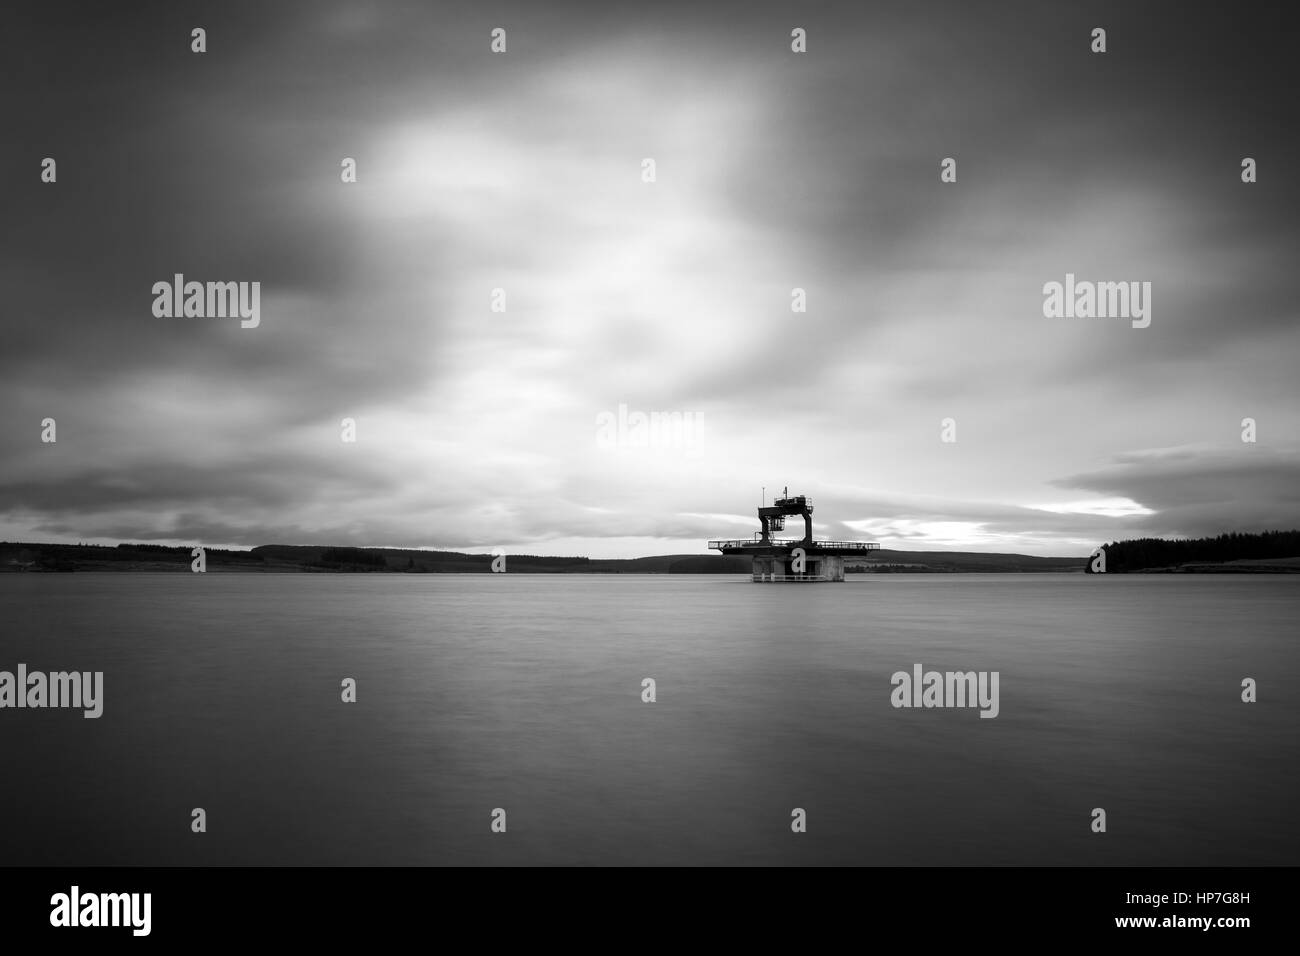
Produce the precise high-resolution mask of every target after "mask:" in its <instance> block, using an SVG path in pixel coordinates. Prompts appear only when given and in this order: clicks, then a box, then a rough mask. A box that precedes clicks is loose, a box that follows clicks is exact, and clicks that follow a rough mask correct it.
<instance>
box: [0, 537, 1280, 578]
mask: <svg viewBox="0 0 1300 956" xmlns="http://www.w3.org/2000/svg"><path fill="white" fill-rule="evenodd" d="M493 560H494V556H493V555H491V554H466V553H464V552H459V551H422V550H415V549H404V548H350V547H329V546H320V545H262V546H259V547H256V548H252V549H250V550H248V551H231V550H223V549H219V548H205V549H204V561H205V571H208V572H222V573H232V572H241V573H251V574H490V573H492V564H493ZM1088 560H1089V559H1088V557H1087V556H1079V557H1037V556H1034V555H1024V554H986V553H982V552H974V551H891V550H880V551H873V552H871V558H870V559H862V560H856V561H853V562H851V563H850V565H849V566H848V567H847V568H846V573H848V574H853V575H859V574H861V575H871V574H1044V573H1079V574H1082V573H1084V571H1085V568H1086V567H1087V564H1088ZM504 563H505V570H506V571H507V572H508V573H512V574H735V575H742V574H743V575H749V574H750V572H751V568H750V559H749V558H748V557H745V556H725V555H716V554H675V555H674V554H667V555H651V556H647V557H641V558H583V557H555V556H544V555H525V554H519V555H506V556H505V559H504ZM191 570H192V569H191V549H189V548H185V547H169V546H164V545H152V544H122V545H118V546H117V547H111V546H107V545H75V544H41V543H27V542H16V543H8V542H5V543H0V572H3V571H8V572H11V573H13V572H19V573H21V572H36V573H60V572H65V573H66V572H72V571H82V572H86V571H94V572H111V573H129V572H167V573H188V572H190V571H191ZM1111 573H1116V574H1296V573H1300V557H1296V558H1265V559H1252V560H1236V561H1231V562H1220V563H1215V562H1188V563H1186V564H1182V565H1176V566H1168V567H1159V568H1144V569H1134V570H1116V571H1113V572H1111Z"/></svg>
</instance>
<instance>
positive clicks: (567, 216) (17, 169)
mask: <svg viewBox="0 0 1300 956" xmlns="http://www.w3.org/2000/svg"><path fill="white" fill-rule="evenodd" d="M435 6H436V7H437V9H434V8H435ZM1048 6H1049V5H1047V4H1041V3H1025V4H1016V5H1011V4H978V5H977V4H972V3H967V2H953V3H899V4H886V5H878V4H866V3H845V4H842V5H836V4H830V3H822V4H813V5H810V7H811V9H812V12H808V11H805V10H801V9H799V7H798V6H796V5H791V4H762V3H753V2H746V3H734V4H718V3H710V4H699V3H696V4H684V5H681V6H680V7H677V6H674V5H671V4H663V3H654V4H630V3H629V4H614V3H610V4H600V5H595V4H582V5H577V4H564V3H545V4H541V3H517V4H502V3H463V4H441V5H434V4H428V3H416V2H412V3H367V4H336V3H310V4H308V3H302V4H281V3H277V4H230V3H224V2H223V3H219V4H218V3H212V4H207V5H203V4H193V5H187V4H178V3H166V4H157V5H154V6H150V5H142V4H132V5H123V4H113V5H111V6H110V5H107V4H99V5H87V6H86V7H85V8H82V7H79V6H77V7H71V6H66V5H63V6H61V5H60V4H58V3H52V4H44V5H40V6H39V7H38V6H37V5H30V8H29V9H26V10H25V11H24V12H22V13H15V14H12V15H9V18H8V22H7V23H6V29H5V35H4V38H3V40H0V43H2V44H3V54H4V61H5V63H6V70H7V74H8V82H6V84H5V86H4V89H3V92H0V102H3V106H4V112H3V115H4V117H5V120H4V126H5V129H4V133H5V135H4V137H3V146H2V147H0V174H2V175H0V209H2V210H3V222H2V224H0V253H2V256H0V278H2V280H3V288H4V292H5V295H4V309H3V313H2V314H0V336H2V340H0V461H2V463H3V465H2V467H0V538H2V539H8V540H28V541H33V540H35V541H48V540H59V541H105V542H116V541H119V540H135V541H145V540H152V541H161V542H172V543H187V544H189V543H203V544H207V545H209V546H239V547H247V546H253V545H257V544H267V543H284V544H307V543H330V544H355V545H374V546H380V545H387V546H401V547H435V548H452V549H457V550H471V551H487V550H490V549H491V548H493V547H502V548H505V549H506V550H507V551H508V552H510V553H520V552H525V553H535V554H587V555H592V556H634V555H638V554H652V553H666V552H700V551H703V550H704V545H705V541H706V540H707V539H709V538H714V537H728V536H737V537H739V536H748V535H749V534H750V533H751V532H752V531H753V530H755V528H756V527H757V521H756V519H755V517H754V509H755V507H757V506H758V504H759V498H760V493H761V492H760V488H761V487H762V486H766V488H767V494H768V498H769V500H770V498H771V496H772V493H773V491H774V490H779V489H780V487H782V486H786V485H788V486H789V488H790V490H791V492H792V493H803V494H807V495H809V496H811V497H813V498H814V500H815V503H816V506H817V512H816V519H817V525H816V530H817V532H818V535H819V536H821V537H833V538H841V537H850V538H861V539H868V540H877V541H880V542H881V543H882V544H883V545H884V546H885V547H898V548H905V549H915V550H920V549H927V548H951V549H963V550H979V551H1020V552H1025V553H1034V554H1086V553H1087V552H1088V551H1090V550H1091V549H1092V547H1093V546H1094V545H1096V544H1098V543H1102V542H1105V541H1109V540H1113V539H1117V538H1124V537H1134V536H1144V535H1201V534H1217V533H1219V532H1222V531H1231V530H1262V529H1268V528H1293V527H1297V526H1300V480H1298V479H1300V454H1298V453H1297V427H1298V426H1300V410H1298V409H1297V402H1296V399H1297V393H1298V391H1300V385H1298V384H1297V382H1300V376H1297V358H1298V357H1300V322H1298V321H1297V319H1298V318H1300V315H1298V312H1300V308H1298V307H1297V297H1296V271H1297V270H1296V266H1297V262H1298V261H1300V256H1298V254H1300V243H1298V242H1297V230H1298V229H1300V226H1297V222H1296V213H1297V209H1300V203H1298V202H1297V200H1298V199H1300V196H1298V193H1300V186H1297V177H1296V176H1295V173H1294V166H1295V162H1296V157H1295V147H1296V144H1297V118H1298V117H1297V115H1296V113H1297V111H1296V105H1295V102H1296V101H1295V90H1296V89H1297V88H1300V84H1297V75H1296V74H1297V70H1296V68H1295V67H1294V66H1290V65H1288V63H1287V61H1288V60H1294V50H1293V48H1292V47H1293V42H1292V41H1291V39H1290V38H1289V34H1288V32H1287V31H1286V30H1285V29H1284V28H1283V23H1282V21H1281V20H1280V19H1278V18H1279V17H1281V16H1282V13H1281V12H1279V13H1274V12H1273V10H1274V8H1273V7H1271V6H1259V7H1258V8H1257V9H1252V8H1251V6H1250V5H1249V4H1247V5H1244V6H1242V5H1231V6H1229V5H1223V4H1219V5H1216V6H1215V7H1213V8H1211V9H1212V10H1213V12H1211V13H1209V14H1198V13H1196V12H1195V11H1194V9H1193V8H1192V7H1191V6H1190V5H1188V4H1183V3H1178V4H1172V3H1170V4H1157V3H1143V4H1131V3H1123V4H1113V5H1107V4H1074V5H1071V8H1070V9H1069V11H1064V10H1062V9H1059V8H1058V7H1057V6H1056V5H1052V9H1050V10H1049V9H1044V8H1045V7H1048ZM620 7H621V8H623V9H622V10H620V9H619V8H620ZM1139 7H1140V9H1138V8H1139ZM1277 9H1279V10H1281V8H1277ZM196 26H201V27H203V28H205V29H206V31H207V52H206V53H203V54H196V53H192V52H191V50H190V44H191V37H190V31H191V29H192V28H193V27H196ZM1097 26H1101V27H1105V28H1106V29H1107V47H1108V50H1107V52H1106V53H1105V54H1094V53H1092V52H1091V51H1090V43H1091V38H1090V31H1091V30H1092V28H1093V27H1097ZM494 27H503V28H505V30H506V36H507V51H506V52H505V53H504V54H493V53H492V52H491V51H490V49H489V43H490V36H489V34H490V31H491V30H492V29H493V28H494ZM795 27H803V28H805V29H806V30H807V52H806V53H802V54H797V53H793V52H791V49H790V43H791V37H790V31H791V30H792V29H793V28H795ZM1248 156H1249V157H1252V158H1254V159H1256V160H1257V162H1258V177H1259V181H1258V182H1256V183H1253V184H1243V183H1242V182H1241V175H1240V173H1241V161H1242V158H1243V157H1248ZM45 157H52V158H54V159H55V160H56V161H57V181H56V182H55V183H53V184H49V183H42V182H41V178H40V177H41V161H42V159H44V158H45ZM344 157H352V158H355V159H356V161H357V179H358V181H357V182H356V183H350V184H345V183H343V182H342V181H341V175H340V171H341V170H340V162H341V160H342V159H343V158H344ZM945 157H952V158H955V159H956V161H957V182H956V183H943V182H941V181H940V175H939V174H940V162H941V160H943V159H944V158H945ZM646 158H652V159H654V160H655V166H656V169H655V171H656V181H655V182H653V183H647V182H643V177H642V161H643V159H646ZM175 273H183V274H184V275H185V277H186V278H187V279H195V280H199V281H254V280H255V281H259V282H260V283H261V322H260V325H259V326H258V327H257V328H250V329H245V328H241V327H240V323H239V321H238V319H229V318H211V317H208V318H199V317H189V318H184V317H182V318H176V317H173V318H159V317H155V315H154V314H153V311H152V304H153V298H154V297H153V293H152V291H151V290H152V287H153V284H154V283H155V282H158V281H170V280H171V277H172V276H173V274H175ZM1066 273H1074V274H1075V275H1076V276H1077V277H1078V278H1079V279H1081V280H1082V279H1089V280H1096V281H1145V282H1150V283H1151V286H1152V296H1151V299H1152V301H1151V306H1152V313H1151V324H1150V326H1149V327H1148V328H1144V329H1139V328H1133V327H1132V325H1131V323H1130V322H1129V321H1127V320H1124V319H1115V318H1046V317H1044V314H1043V298H1044V296H1043V285H1044V283H1046V282H1051V281H1063V280H1064V278H1065V275H1066ZM795 287H799V288H803V289H805V290H806V294H807V311H806V312H805V313H802V314H798V313H794V312H792V311H791V290H792V289H793V288H795ZM494 288H502V289H504V290H505V292H506V311H505V312H504V313H500V312H496V313H494V312H493V311H492V310H491V295H492V290H493V289H494ZM620 404H622V405H625V406H626V407H627V409H628V410H629V411H642V412H646V413H651V412H660V413H669V412H680V413H683V414H684V415H689V416H691V420H692V421H694V422H695V423H696V424H697V427H696V428H695V429H694V430H693V431H692V432H690V433H685V432H683V433H682V434H680V435H678V436H676V439H677V440H675V441H667V442H658V443H654V444H652V445H651V447H645V448H640V447H631V441H630V439H631V436H629V435H628V434H627V433H620V434H619V435H617V436H616V438H615V440H614V441H612V442H611V441H609V440H608V433H605V436H604V439H602V434H601V432H600V430H598V428H597V422H598V418H599V416H601V415H602V413H612V414H613V415H617V414H618V409H619V406H620ZM47 417H49V418H54V419H55V420H56V422H57V442H55V443H53V444H50V443H43V442H42V441H41V430H42V429H41V421H42V419H44V418H47ZM349 417H350V418H353V419H355V421H356V423H357V430H356V438H357V440H356V441H355V443H346V442H344V441H342V440H341V425H340V422H341V420H342V419H344V418H349ZM1247 417H1249V418H1253V419H1255V420H1256V422H1257V429H1258V431H1257V438H1258V440H1257V441H1256V442H1254V443H1244V442H1242V440H1241V433H1242V426H1241V422H1242V419H1243V418H1247ZM946 418H951V419H953V420H954V421H955V434H956V441H955V442H944V441H942V440H941V432H942V426H941V422H942V421H943V420H944V419H946Z"/></svg>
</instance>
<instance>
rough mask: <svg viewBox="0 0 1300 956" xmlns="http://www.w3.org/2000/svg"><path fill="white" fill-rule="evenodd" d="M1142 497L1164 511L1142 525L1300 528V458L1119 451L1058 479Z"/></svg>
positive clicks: (1184, 531)
mask: <svg viewBox="0 0 1300 956" xmlns="http://www.w3.org/2000/svg"><path fill="white" fill-rule="evenodd" d="M1056 484H1057V485H1059V486H1060V487H1062V488H1078V489H1083V490H1086V491H1091V492H1096V493H1099V494H1103V495H1115V496H1122V497H1127V498H1130V499H1132V500H1133V501H1136V502H1139V503H1141V504H1143V505H1145V506H1146V507H1148V508H1150V509H1151V510H1153V511H1155V512H1156V514H1154V515H1151V516H1148V517H1143V518H1138V519H1136V521H1135V522H1134V526H1135V528H1139V529H1142V530H1143V531H1145V532H1148V533H1149V534H1151V535H1153V536H1155V535H1185V536H1189V537H1197V536H1206V535H1218V534H1223V533H1224V532H1228V531H1268V530H1291V529H1294V528H1300V457H1298V456H1297V455H1296V453H1295V450H1294V448H1292V449H1290V450H1288V451H1287V452H1286V453H1283V452H1281V451H1275V450H1270V449H1267V448H1259V447H1257V446H1256V445H1252V444H1249V443H1242V445H1241V447H1240V449H1239V450H1238V449H1230V450H1223V449H1206V448H1172V449H1156V450H1152V451H1147V452H1134V453H1130V454H1126V455H1120V456H1117V458H1116V461H1115V462H1114V464H1112V465H1111V466H1109V467H1107V468H1105V469H1102V470H1099V471H1096V472H1092V473H1089V474H1082V475H1073V476H1071V477H1068V478H1062V479H1061V480H1059V481H1058V482H1056Z"/></svg>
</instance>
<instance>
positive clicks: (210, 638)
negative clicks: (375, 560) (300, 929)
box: [0, 573, 1300, 866]
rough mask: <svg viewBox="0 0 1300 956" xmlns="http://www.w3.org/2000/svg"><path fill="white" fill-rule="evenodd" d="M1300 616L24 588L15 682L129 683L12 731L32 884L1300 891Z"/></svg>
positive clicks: (1148, 607) (1006, 587) (277, 583)
mask: <svg viewBox="0 0 1300 956" xmlns="http://www.w3.org/2000/svg"><path fill="white" fill-rule="evenodd" d="M1298 611H1300V577H1287V576H1276V577H1275V576H1239V577H1228V576H1215V577H1211V576H1196V577H1190V576H1186V577H1185V576H1150V577H1142V576H1123V577H1121V576H1112V577H1105V578H1103V577H1091V576H1090V577H1085V576H1083V575H876V576H870V575H868V576H855V577H853V578H852V579H851V580H849V581H846V582H845V583H843V584H830V585H813V586H796V585H761V584H753V583H751V582H750V581H749V580H748V578H741V577H731V576H653V575H651V576H640V575H637V576H632V575H626V576H624V575H610V576H598V575H591V576H588V575H522V574H505V575H489V574H482V575H296V574H285V575H269V574H268V575H251V574H250V575H244V574H221V573H209V574H205V575H197V574H193V575H192V574H88V573H79V574H8V575H0V622H3V624H2V625H0V629H2V633H3V636H2V637H0V670H8V671H13V670H14V669H15V667H16V665H17V664H18V663H19V662H23V663H25V664H27V665H28V668H29V669H32V670H37V669H39V670H46V671H53V670H102V671H103V672H104V674H105V676H104V684H105V688H104V697H105V703H104V713H103V716H102V717H101V718H100V719H98V720H86V719H83V718H82V716H81V713H80V711H60V710H11V709H5V710H0V754H2V755H3V756H2V758H0V759H2V760H3V766H4V772H3V776H2V777H0V779H2V780H3V785H2V786H0V824H2V825H0V863H4V864H56V865H59V864H67V865H97V864H159V865H190V864H234V863H251V864H326V863H330V864H333V863H339V864H399V865H406V864H538V863H549V864H586V863H599V864H625V863H628V864H631V863H637V864H679V863H685V864H753V863H768V864H811V863H829V864H850V863H856V864H902V865H912V864H976V865H980V864H1084V865H1087V864H1151V865H1189V866H1199V865H1245V864H1296V863H1300V825H1298V824H1297V822H1296V817H1295V814H1296V812H1297V810H1296V807H1297V800H1296V798H1297V795H1298V794H1297V791H1298V790H1300V786H1298V782H1300V759H1298V758H1300V702H1298V700H1297V695H1296V688H1297V686H1298V685H1300V647H1298V645H1297V638H1298V636H1300V635H1298V634H1297V627H1296V622H1297V618H1298V614H1297V612H1298ZM917 662H920V663H923V664H924V665H926V668H927V669H930V668H934V669H937V670H961V671H967V670H975V671H981V670H988V671H994V670H995V671H998V672H999V674H1000V685H999V690H1000V701H999V703H1000V710H1001V712H1000V715H999V716H998V717H997V718H996V719H980V718H979V716H978V711H977V710H974V709H930V710H926V709H895V708H894V707H892V706H891V704H890V693H891V690H892V687H891V684H890V677H891V675H892V674H893V673H894V672H895V671H899V670H906V671H910V670H911V668H912V665H913V664H915V663H917ZM344 677H352V678H355V679H356V681H357V702H356V703H355V704H345V703H343V702H342V701H341V700H340V682H341V681H342V679H343V678H344ZM647 677H650V678H654V680H655V681H656V682H657V698H658V699H657V701H656V702H655V703H653V704H648V703H643V702H642V700H641V682H642V679H643V678H647ZM1243 677H1253V678H1255V679H1256V680H1257V681H1258V685H1259V702H1258V703H1254V704H1246V703H1242V702H1241V699H1240V698H1241V680H1242V678H1243ZM194 807H202V808H204V809H205V810H206V811H207V817H208V832H207V833H205V834H193V833H191V832H190V811H191V809H192V808H194ZM498 807H500V808H504V809H505V810H506V814H507V817H506V819H507V832H506V833H505V834H493V833H492V832H491V831H490V824H491V815H492V811H493V809H494V808H498ZM796 807H799V808H803V809H804V810H805V811H806V812H807V827H808V830H807V832H806V833H803V834H794V833H792V832H791V829H790V821H791V811H792V809H793V808H796ZM1094 807H1102V808H1105V810H1106V812H1107V832H1106V833H1105V834H1094V833H1092V832H1090V826H1089V825H1090V821H1091V811H1092V809H1093V808H1094Z"/></svg>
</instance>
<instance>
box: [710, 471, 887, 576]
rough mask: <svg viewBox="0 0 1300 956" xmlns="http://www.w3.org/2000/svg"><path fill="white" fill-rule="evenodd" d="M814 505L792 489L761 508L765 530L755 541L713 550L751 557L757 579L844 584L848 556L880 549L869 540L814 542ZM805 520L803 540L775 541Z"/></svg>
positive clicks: (718, 545) (720, 544)
mask: <svg viewBox="0 0 1300 956" xmlns="http://www.w3.org/2000/svg"><path fill="white" fill-rule="evenodd" d="M812 515H813V503H812V502H811V501H810V500H808V499H807V498H806V497H804V496H803V495H795V496H793V497H792V496H791V495H790V492H789V489H786V490H785V492H784V493H783V497H780V498H777V499H776V501H774V502H773V503H772V505H771V507H767V506H764V507H761V508H759V509H758V520H759V524H760V525H761V526H762V530H760V531H755V532H754V537H753V538H752V539H747V538H738V539H731V540H724V541H710V542H709V547H710V548H715V549H717V550H718V551H721V552H722V553H723V554H741V555H749V556H750V557H752V558H753V559H754V566H753V567H754V580H755V581H763V582H773V581H843V580H844V558H845V556H846V555H854V554H861V553H862V552H864V551H874V550H877V549H879V548H880V545H878V544H876V543H875V542H868V541H814V540H813V530H812ZM791 517H799V518H803V537H802V538H774V537H772V532H774V531H782V530H784V528H785V519H786V518H791Z"/></svg>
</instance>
